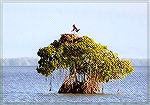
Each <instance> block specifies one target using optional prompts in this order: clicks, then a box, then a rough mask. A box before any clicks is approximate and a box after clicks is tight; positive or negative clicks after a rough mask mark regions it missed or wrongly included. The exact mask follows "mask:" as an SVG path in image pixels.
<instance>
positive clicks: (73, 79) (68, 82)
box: [37, 34, 134, 94]
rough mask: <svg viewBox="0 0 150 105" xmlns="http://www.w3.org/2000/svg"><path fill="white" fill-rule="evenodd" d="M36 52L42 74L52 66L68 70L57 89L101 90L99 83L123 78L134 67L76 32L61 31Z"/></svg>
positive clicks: (38, 69)
mask: <svg viewBox="0 0 150 105" xmlns="http://www.w3.org/2000/svg"><path fill="white" fill-rule="evenodd" d="M37 54H38V56H39V57H40V60H39V61H38V64H39V65H38V67H37V72H38V73H40V74H42V75H43V76H46V77H47V76H50V75H51V74H52V72H53V71H54V70H56V69H66V70H69V73H70V74H69V76H67V77H66V78H65V80H64V82H63V84H62V86H61V87H60V89H59V91H58V93H81V94H96V93H100V92H101V93H102V94H103V85H102V84H104V83H107V82H109V81H113V80H115V79H123V78H124V77H125V76H126V75H128V74H131V73H132V72H133V71H134V69H133V67H132V64H131V62H130V61H129V60H127V59H120V58H119V57H118V54H117V53H113V52H112V51H110V50H109V49H108V48H107V46H103V45H101V44H99V43H96V42H95V41H94V40H93V39H91V38H89V37H88V36H82V37H80V36H79V35H77V34H62V35H61V37H60V39H58V40H54V41H53V42H52V43H50V44H49V45H48V46H47V47H43V48H40V49H39V51H38V52H37ZM100 90H102V91H100Z"/></svg>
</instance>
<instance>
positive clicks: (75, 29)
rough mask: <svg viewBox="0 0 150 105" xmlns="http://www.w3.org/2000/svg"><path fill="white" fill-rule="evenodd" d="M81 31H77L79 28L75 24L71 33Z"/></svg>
mask: <svg viewBox="0 0 150 105" xmlns="http://www.w3.org/2000/svg"><path fill="white" fill-rule="evenodd" d="M79 30H80V29H77V27H76V26H75V24H74V25H73V30H72V31H71V32H73V31H76V32H78V31H79Z"/></svg>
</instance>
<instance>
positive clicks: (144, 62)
mask: <svg viewBox="0 0 150 105" xmlns="http://www.w3.org/2000/svg"><path fill="white" fill-rule="evenodd" d="M38 60H39V59H38V58H27V57H26V58H6V59H1V61H2V63H1V65H0V66H3V67H5V66H13V67H17V66H22V67H23V66H25V67H27V66H28V67H30V66H32V67H33V66H38ZM129 60H131V62H132V65H133V67H142V66H143V67H148V66H150V65H148V59H129Z"/></svg>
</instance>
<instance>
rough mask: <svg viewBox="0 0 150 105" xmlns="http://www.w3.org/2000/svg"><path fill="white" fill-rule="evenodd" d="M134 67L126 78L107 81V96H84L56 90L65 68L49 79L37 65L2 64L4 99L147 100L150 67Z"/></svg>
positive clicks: (7, 100) (23, 100) (51, 100)
mask: <svg viewBox="0 0 150 105" xmlns="http://www.w3.org/2000/svg"><path fill="white" fill-rule="evenodd" d="M134 69H135V71H134V72H133V73H132V74H131V75H128V76H126V77H125V78H124V79H123V80H114V81H112V82H108V83H107V84H104V93H105V95H100V94H95V95H90V94H88V95H85V94H58V93H57V91H58V89H59V88H60V86H61V84H62V82H63V80H64V77H65V76H67V75H68V74H67V72H66V71H65V70H56V71H55V72H54V73H53V75H52V76H51V77H47V78H46V77H44V76H42V75H41V74H38V73H37V71H36V67H3V102H54V103H57V102H63V103H64V102H75V103H76V102H83V103H84V102H86V103H90V102H92V103H93V102H147V97H148V94H147V93H148V68H147V67H134ZM62 75H63V76H62ZM50 81H51V87H52V91H51V92H50V91H49V87H50ZM118 89H119V92H117V91H118Z"/></svg>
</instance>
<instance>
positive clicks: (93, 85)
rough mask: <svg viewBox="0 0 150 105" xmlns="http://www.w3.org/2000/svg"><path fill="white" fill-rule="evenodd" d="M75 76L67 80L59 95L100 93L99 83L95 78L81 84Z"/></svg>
mask: <svg viewBox="0 0 150 105" xmlns="http://www.w3.org/2000/svg"><path fill="white" fill-rule="evenodd" d="M75 78H76V77H75V76H74V75H70V76H68V77H67V78H66V80H65V81H64V83H63V84H62V86H61V87H60V89H59V91H58V93H81V94H95V93H99V92H100V86H99V83H98V82H96V81H95V79H93V78H88V79H87V80H85V81H82V82H79V81H77V80H76V79H75Z"/></svg>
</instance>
